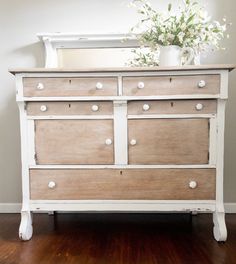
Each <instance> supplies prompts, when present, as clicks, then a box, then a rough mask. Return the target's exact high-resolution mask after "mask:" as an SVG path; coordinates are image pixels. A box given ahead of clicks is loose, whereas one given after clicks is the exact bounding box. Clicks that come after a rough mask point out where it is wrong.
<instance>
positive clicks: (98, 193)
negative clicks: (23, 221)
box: [30, 169, 215, 200]
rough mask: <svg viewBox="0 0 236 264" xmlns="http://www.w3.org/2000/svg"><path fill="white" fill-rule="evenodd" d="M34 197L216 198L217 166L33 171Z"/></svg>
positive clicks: (31, 182) (36, 198) (81, 198)
mask: <svg viewBox="0 0 236 264" xmlns="http://www.w3.org/2000/svg"><path fill="white" fill-rule="evenodd" d="M30 196H31V197H30V198H31V199H32V200H44V199H46V200H50V199H52V200H93V199H98V200H214V199H215V169H124V170H122V169H121V170H120V169H119V170H118V169H80V170H79V169H70V170H68V169H67V170H66V169H64V170H58V169H55V170H52V169H51V170H50V169H45V170H40V169H31V170H30Z"/></svg>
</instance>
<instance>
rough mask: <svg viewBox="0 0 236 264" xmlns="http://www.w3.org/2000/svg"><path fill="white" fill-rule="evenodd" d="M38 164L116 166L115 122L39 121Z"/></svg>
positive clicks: (36, 123) (37, 132)
mask: <svg viewBox="0 0 236 264" xmlns="http://www.w3.org/2000/svg"><path fill="white" fill-rule="evenodd" d="M35 128H36V132H35V145H36V155H37V164H113V163H114V150H113V148H114V147H113V142H112V144H111V145H106V144H105V141H106V139H108V138H110V139H111V140H112V141H113V120H37V121H35Z"/></svg>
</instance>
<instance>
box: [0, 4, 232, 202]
mask: <svg viewBox="0 0 236 264" xmlns="http://www.w3.org/2000/svg"><path fill="white" fill-rule="evenodd" d="M179 1H180V0H179ZM151 2H152V3H153V5H154V6H155V7H158V8H159V7H160V8H163V6H164V4H166V1H165V0H159V1H158V0H152V1H151ZM173 2H175V3H177V1H173ZM127 3H128V1H122V0H113V1H109V0H100V1H98V0H97V1H95V0H67V1H63V0H50V1H49V0H40V1H32V0H21V1H19V0H18V1H17V0H8V1H7V0H0V36H1V44H0V80H1V82H0V83H1V85H0V91H1V92H0V203H17V202H20V201H21V187H20V186H21V175H20V136H19V116H18V109H17V105H16V103H15V87H14V77H13V76H11V75H10V74H9V73H8V68H10V67H11V68H12V67H14V68H15V67H42V66H43V65H44V59H43V58H44V50H43V46H42V44H41V43H39V42H38V39H37V38H36V36H35V35H36V33H38V32H93V33H94V32H104V33H107V32H124V31H127V30H128V29H129V28H130V27H131V26H133V24H135V23H136V21H137V14H136V12H135V10H133V9H130V8H127ZM207 8H208V9H209V11H210V12H211V13H213V15H214V17H216V18H217V17H222V16H223V15H226V16H227V18H228V19H229V20H230V21H231V22H234V24H236V16H235V14H236V4H235V2H234V1H233V0H228V1H220V0H208V6H207ZM234 31H235V25H234V26H233V27H232V28H231V36H232V37H231V39H230V40H227V41H226V44H225V45H227V46H228V47H229V49H228V50H227V51H226V52H217V53H215V54H210V55H209V56H208V57H207V58H205V59H204V62H206V63H235V62H236V52H235V51H234V43H236V42H235V40H236V37H235V36H233V32H234ZM230 86H231V87H230V93H229V94H230V100H229V104H228V108H227V118H226V120H227V122H226V150H225V157H226V159H225V200H226V201H227V202H236V195H235V193H236V192H235V189H236V177H235V176H236V175H235V174H236V160H235V157H236V122H235V110H236V107H235V102H236V87H234V86H236V71H235V72H234V73H232V74H231V77H230ZM234 88H235V89H234Z"/></svg>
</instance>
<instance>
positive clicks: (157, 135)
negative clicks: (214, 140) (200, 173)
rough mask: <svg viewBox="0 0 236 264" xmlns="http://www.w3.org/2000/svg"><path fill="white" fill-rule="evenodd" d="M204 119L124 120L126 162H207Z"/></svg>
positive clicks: (207, 132)
mask: <svg viewBox="0 0 236 264" xmlns="http://www.w3.org/2000/svg"><path fill="white" fill-rule="evenodd" d="M208 122H209V121H208V119H135V120H128V138H129V142H130V141H131V140H132V139H135V140H136V141H137V144H136V145H134V146H132V145H130V144H129V150H128V157H129V164H147V165H149V164H206V163H208V149H209V128H208Z"/></svg>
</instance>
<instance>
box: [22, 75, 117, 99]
mask: <svg viewBox="0 0 236 264" xmlns="http://www.w3.org/2000/svg"><path fill="white" fill-rule="evenodd" d="M23 86H24V96H26V97H27V96H29V97H32V96H37V97H40V96H55V97H57V96H104V95H108V96H109V95H110V96H113V95H117V78H105V77H103V78H93V77H91V78H82V77H81V78H61V77H60V78H59V77H58V78H53V77H51V78H36V77H35V78H28V77H27V78H23Z"/></svg>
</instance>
